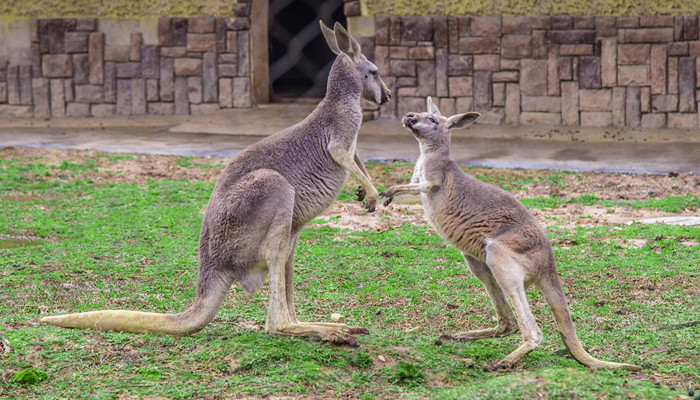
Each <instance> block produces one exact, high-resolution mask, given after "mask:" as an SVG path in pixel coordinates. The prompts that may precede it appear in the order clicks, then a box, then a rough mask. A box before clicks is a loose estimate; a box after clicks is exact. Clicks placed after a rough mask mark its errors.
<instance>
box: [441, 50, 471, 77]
mask: <svg viewBox="0 0 700 400" xmlns="http://www.w3.org/2000/svg"><path fill="white" fill-rule="evenodd" d="M473 73H474V56H465V55H459V54H450V55H449V59H448V69H447V74H448V75H449V76H469V75H472V74H473Z"/></svg>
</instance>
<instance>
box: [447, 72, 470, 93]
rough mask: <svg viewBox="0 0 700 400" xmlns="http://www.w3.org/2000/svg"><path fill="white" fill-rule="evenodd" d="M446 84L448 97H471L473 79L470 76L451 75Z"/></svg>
mask: <svg viewBox="0 0 700 400" xmlns="http://www.w3.org/2000/svg"><path fill="white" fill-rule="evenodd" d="M448 85H449V88H450V89H449V92H450V97H464V96H468V97H471V96H472V95H473V93H474V80H473V79H472V77H471V76H454V77H453V76H451V77H449V78H448Z"/></svg>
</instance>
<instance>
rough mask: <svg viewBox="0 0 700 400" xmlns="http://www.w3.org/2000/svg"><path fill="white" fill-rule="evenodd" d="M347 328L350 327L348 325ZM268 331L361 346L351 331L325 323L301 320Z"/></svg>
mask: <svg viewBox="0 0 700 400" xmlns="http://www.w3.org/2000/svg"><path fill="white" fill-rule="evenodd" d="M336 325H343V324H336ZM346 328H349V327H347V326H346ZM348 331H350V329H348ZM268 333H273V334H280V335H287V336H299V337H306V338H309V339H317V340H321V341H323V342H328V343H332V344H336V345H348V346H352V347H359V346H360V342H358V340H357V338H356V337H355V336H353V335H352V333H351V332H346V331H344V330H343V329H342V328H340V327H339V326H328V325H326V324H323V323H319V324H316V323H309V322H301V323H296V324H284V325H281V326H279V327H277V329H268Z"/></svg>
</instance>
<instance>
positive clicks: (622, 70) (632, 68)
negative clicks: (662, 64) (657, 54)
mask: <svg viewBox="0 0 700 400" xmlns="http://www.w3.org/2000/svg"><path fill="white" fill-rule="evenodd" d="M617 84H618V85H620V86H649V85H650V84H651V79H650V75H649V66H648V65H619V66H618V67H617Z"/></svg>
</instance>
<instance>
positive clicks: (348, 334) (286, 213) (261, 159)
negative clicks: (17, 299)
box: [41, 23, 391, 346]
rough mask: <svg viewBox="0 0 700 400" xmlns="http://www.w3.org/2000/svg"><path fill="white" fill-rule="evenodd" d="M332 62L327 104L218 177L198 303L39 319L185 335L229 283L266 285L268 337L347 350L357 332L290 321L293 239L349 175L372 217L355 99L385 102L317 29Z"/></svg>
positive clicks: (343, 35) (351, 52) (212, 311)
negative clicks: (167, 310)
mask: <svg viewBox="0 0 700 400" xmlns="http://www.w3.org/2000/svg"><path fill="white" fill-rule="evenodd" d="M321 30H322V31H323V34H324V36H325V38H326V42H327V43H328V46H330V49H331V51H333V52H334V53H335V54H337V55H338V56H337V58H336V60H335V62H334V63H333V66H332V68H331V71H330V75H329V78H328V86H327V89H326V97H325V98H324V99H323V100H322V101H321V102H320V103H319V105H318V106H317V107H316V109H315V110H314V111H313V112H312V113H311V114H310V115H309V116H308V117H306V119H304V120H303V121H301V122H299V123H298V124H296V125H294V126H292V127H290V128H287V129H284V130H282V131H280V132H278V133H276V134H274V135H272V136H270V137H267V138H265V139H263V140H261V141H259V142H257V143H255V144H253V145H251V146H250V147H248V148H247V149H245V150H244V151H243V152H241V153H240V154H239V155H237V156H236V157H235V158H234V159H233V161H231V163H230V164H229V165H228V166H227V167H226V168H225V169H224V171H223V173H222V174H221V176H220V177H219V180H218V182H217V183H216V186H215V187H214V191H213V193H212V195H211V198H210V199H209V204H208V206H207V208H206V211H205V212H204V218H203V221H202V231H201V234H200V237H199V274H198V277H197V295H196V297H195V299H194V302H193V304H192V306H191V307H190V308H189V309H188V310H186V311H184V312H182V313H179V314H174V315H170V314H158V313H147V312H139V311H126V310H114V311H94V312H86V313H78V314H67V315H62V316H52V317H45V318H42V319H41V321H42V322H46V323H49V324H54V325H59V326H64V327H71V328H95V329H100V330H115V331H127V332H136V333H142V332H157V333H164V334H171V335H185V334H190V333H194V332H197V331H199V330H200V329H202V328H203V327H204V326H205V325H207V324H208V323H209V321H211V320H212V319H213V318H214V316H215V315H216V312H217V310H218V309H219V307H220V306H221V303H222V301H223V300H224V297H225V296H226V294H227V292H228V290H229V288H230V286H231V284H232V282H233V280H234V279H236V280H238V281H239V282H240V283H241V285H242V286H243V289H244V290H245V291H246V292H249V293H250V292H255V291H257V290H259V289H260V287H261V286H262V285H263V280H264V279H265V275H266V274H268V273H269V276H270V295H269V306H268V315H267V323H266V325H265V329H266V330H267V332H269V333H274V334H282V335H293V336H303V337H308V338H316V339H321V340H323V341H328V342H333V343H337V344H349V345H354V346H356V345H357V344H358V342H357V339H356V338H355V337H354V336H353V335H352V333H366V329H363V328H349V327H348V326H346V325H344V324H333V323H312V322H300V321H298V320H297V317H296V314H295V311H294V287H293V279H292V278H293V267H294V248H295V245H296V242H297V238H298V237H299V232H300V231H301V229H302V228H303V227H304V225H305V224H306V223H307V222H309V221H310V220H311V219H312V218H314V217H316V216H317V215H319V214H320V213H322V212H323V211H324V210H325V209H326V208H327V207H328V206H330V205H331V203H332V202H333V200H335V198H336V197H337V196H338V193H339V192H340V190H341V189H342V188H343V186H344V185H345V182H346V180H347V179H348V173H352V174H353V175H354V176H355V177H356V178H357V179H358V180H359V181H360V183H361V185H362V189H361V190H360V194H359V195H358V197H359V200H360V201H361V200H362V198H364V200H365V203H364V205H365V208H366V209H367V210H369V211H370V212H372V211H374V209H375V204H376V201H377V198H378V192H377V189H375V188H374V186H373V185H372V181H371V179H370V176H369V174H368V173H367V170H366V169H365V167H364V166H363V164H362V162H361V161H360V158H359V157H358V156H357V153H356V152H355V146H356V141H357V134H358V131H359V129H360V124H361V123H362V108H361V107H360V98H361V97H364V98H365V99H367V100H370V101H373V102H375V103H378V104H383V103H386V102H387V101H388V100H389V97H390V95H391V93H390V91H389V89H388V88H387V87H386V85H385V84H384V82H383V81H382V79H381V78H380V77H379V73H378V71H377V67H376V66H375V65H374V64H373V63H371V62H370V61H368V60H367V58H366V57H365V56H364V55H363V54H362V51H361V50H360V46H359V44H358V43H357V41H355V39H353V38H352V37H351V36H350V35H349V34H348V32H347V31H346V30H345V29H344V28H343V27H342V26H341V25H340V24H338V23H336V24H335V26H334V30H331V29H330V28H328V27H326V26H325V25H324V24H323V23H321Z"/></svg>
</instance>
